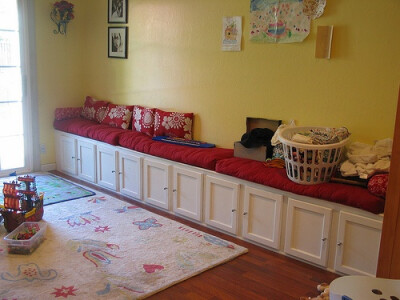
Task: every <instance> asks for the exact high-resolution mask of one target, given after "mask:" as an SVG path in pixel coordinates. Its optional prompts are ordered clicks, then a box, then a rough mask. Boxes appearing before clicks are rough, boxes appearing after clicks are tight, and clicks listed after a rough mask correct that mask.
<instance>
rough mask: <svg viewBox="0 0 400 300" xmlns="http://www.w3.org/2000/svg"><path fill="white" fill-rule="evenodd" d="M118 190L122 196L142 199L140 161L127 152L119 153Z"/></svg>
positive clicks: (138, 157)
mask: <svg viewBox="0 0 400 300" xmlns="http://www.w3.org/2000/svg"><path fill="white" fill-rule="evenodd" d="M118 157H119V189H120V192H121V193H122V194H124V195H127V196H130V197H133V198H136V199H139V200H141V199H142V176H141V174H142V161H143V159H142V158H141V157H140V156H137V155H134V154H132V153H129V152H124V151H121V152H120V153H119V156H118Z"/></svg>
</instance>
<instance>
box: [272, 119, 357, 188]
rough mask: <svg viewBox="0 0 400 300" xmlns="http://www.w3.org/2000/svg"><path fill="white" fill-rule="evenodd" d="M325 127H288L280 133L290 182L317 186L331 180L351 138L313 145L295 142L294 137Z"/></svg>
mask: <svg viewBox="0 0 400 300" xmlns="http://www.w3.org/2000/svg"><path fill="white" fill-rule="evenodd" d="M311 129H319V130H321V129H325V128H323V127H286V128H284V129H282V130H281V131H280V133H279V136H278V138H279V140H280V141H281V143H282V145H283V153H284V156H285V165H286V173H287V176H288V177H289V179H290V180H292V181H294V182H297V183H300V184H308V185H310V184H317V183H322V182H327V181H329V180H330V178H331V176H332V174H333V172H334V171H335V169H336V167H337V165H338V164H339V163H340V159H341V157H342V153H343V148H344V146H345V145H346V143H347V142H348V140H349V138H346V139H344V140H342V141H341V142H339V143H334V144H326V145H312V144H302V143H297V142H293V141H292V140H291V139H292V136H293V135H295V134H296V133H300V132H308V131H310V130H311Z"/></svg>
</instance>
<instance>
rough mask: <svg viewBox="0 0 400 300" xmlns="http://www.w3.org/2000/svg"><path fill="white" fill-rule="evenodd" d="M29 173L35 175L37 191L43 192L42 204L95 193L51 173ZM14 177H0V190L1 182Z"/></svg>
mask: <svg viewBox="0 0 400 300" xmlns="http://www.w3.org/2000/svg"><path fill="white" fill-rule="evenodd" d="M30 175H32V176H35V177H36V189H37V191H38V192H44V200H43V202H44V205H50V204H54V203H58V202H64V201H69V200H74V199H78V198H82V197H89V196H93V195H95V193H94V192H92V191H90V190H88V189H86V188H84V187H82V186H79V185H76V184H74V183H72V182H70V181H67V180H65V179H63V178H61V177H58V176H55V175H53V174H49V173H43V174H42V173H33V174H30ZM22 176H23V175H22ZM16 178H17V176H12V177H5V178H0V189H1V191H2V190H3V182H10V181H12V180H16ZM3 202H4V201H3V193H2V192H0V203H1V204H2V203H3Z"/></svg>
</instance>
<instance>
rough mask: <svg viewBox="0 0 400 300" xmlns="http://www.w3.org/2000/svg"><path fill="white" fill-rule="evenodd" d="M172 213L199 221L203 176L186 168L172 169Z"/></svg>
mask: <svg viewBox="0 0 400 300" xmlns="http://www.w3.org/2000/svg"><path fill="white" fill-rule="evenodd" d="M172 193H173V209H174V212H176V213H178V214H181V215H183V216H186V217H189V218H191V219H193V220H197V221H201V217H202V213H201V211H202V209H201V208H202V202H203V201H202V200H203V174H202V173H200V172H196V171H193V170H190V169H187V168H181V167H174V168H173V189H172Z"/></svg>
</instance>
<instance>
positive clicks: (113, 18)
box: [108, 0, 128, 24]
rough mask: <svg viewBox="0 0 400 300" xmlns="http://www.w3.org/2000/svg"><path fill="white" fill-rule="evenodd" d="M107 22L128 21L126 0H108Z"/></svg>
mask: <svg viewBox="0 0 400 300" xmlns="http://www.w3.org/2000/svg"><path fill="white" fill-rule="evenodd" d="M108 23H120V24H126V23H128V0H108Z"/></svg>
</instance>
